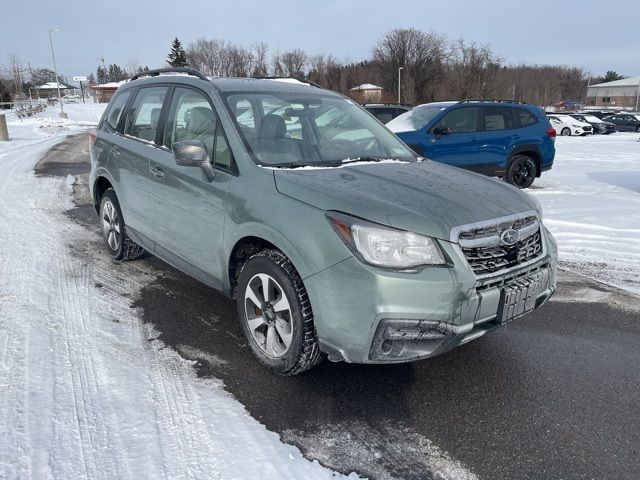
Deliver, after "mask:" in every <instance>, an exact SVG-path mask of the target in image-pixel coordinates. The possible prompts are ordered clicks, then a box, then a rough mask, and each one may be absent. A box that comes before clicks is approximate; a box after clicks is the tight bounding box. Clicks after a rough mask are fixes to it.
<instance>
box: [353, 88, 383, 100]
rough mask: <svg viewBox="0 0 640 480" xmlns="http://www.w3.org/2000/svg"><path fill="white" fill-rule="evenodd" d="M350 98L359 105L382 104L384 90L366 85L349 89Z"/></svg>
mask: <svg viewBox="0 0 640 480" xmlns="http://www.w3.org/2000/svg"><path fill="white" fill-rule="evenodd" d="M349 92H350V96H351V97H352V98H353V99H354V100H356V101H357V102H359V103H379V102H382V97H383V93H384V88H382V87H379V86H377V85H372V84H370V83H364V84H362V85H358V86H357V87H353V88H350V89H349Z"/></svg>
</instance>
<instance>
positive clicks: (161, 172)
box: [150, 165, 164, 178]
mask: <svg viewBox="0 0 640 480" xmlns="http://www.w3.org/2000/svg"><path fill="white" fill-rule="evenodd" d="M150 170H151V173H153V176H154V177H156V178H162V177H164V170H162V168H160V167H159V166H157V165H154V166H153V167H151V169H150Z"/></svg>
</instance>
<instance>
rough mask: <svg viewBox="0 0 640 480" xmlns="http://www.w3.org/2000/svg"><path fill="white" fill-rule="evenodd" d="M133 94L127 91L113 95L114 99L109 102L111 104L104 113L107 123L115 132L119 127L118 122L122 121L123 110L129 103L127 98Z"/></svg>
mask: <svg viewBox="0 0 640 480" xmlns="http://www.w3.org/2000/svg"><path fill="white" fill-rule="evenodd" d="M130 95H131V92H130V91H126V92H124V93H121V94H119V95H116V96H115V97H113V99H112V100H111V101H110V102H109V106H108V107H107V111H106V112H105V114H104V118H105V123H106V124H107V125H108V127H109V129H110V130H113V131H114V132H115V131H116V130H117V129H118V122H120V117H122V112H123V111H124V107H125V105H126V104H127V100H129V96H130Z"/></svg>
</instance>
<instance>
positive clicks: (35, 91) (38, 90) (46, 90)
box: [31, 82, 76, 98]
mask: <svg viewBox="0 0 640 480" xmlns="http://www.w3.org/2000/svg"><path fill="white" fill-rule="evenodd" d="M58 87H60V94H61V95H62V96H64V95H65V94H66V93H69V92H72V91H73V90H75V89H76V87H74V86H72V85H69V84H67V83H62V82H49V83H45V84H44V85H40V86H39V87H33V88H32V89H31V95H32V96H35V97H36V98H54V97H55V98H58Z"/></svg>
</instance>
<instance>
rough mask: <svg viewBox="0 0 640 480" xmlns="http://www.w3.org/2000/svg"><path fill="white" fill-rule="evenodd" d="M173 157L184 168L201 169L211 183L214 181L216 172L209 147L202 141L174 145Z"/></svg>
mask: <svg viewBox="0 0 640 480" xmlns="http://www.w3.org/2000/svg"><path fill="white" fill-rule="evenodd" d="M172 150H173V156H174V157H175V159H176V163H177V164H178V165H182V166H183V167H200V168H201V169H202V172H203V173H204V176H205V177H207V180H208V181H209V182H211V181H213V178H214V177H215V176H216V172H215V170H214V169H213V167H212V166H211V162H210V161H209V152H208V151H207V146H206V145H205V144H204V142H203V141H202V140H182V141H181V142H175V143H174V144H173V145H172Z"/></svg>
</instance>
